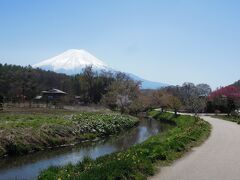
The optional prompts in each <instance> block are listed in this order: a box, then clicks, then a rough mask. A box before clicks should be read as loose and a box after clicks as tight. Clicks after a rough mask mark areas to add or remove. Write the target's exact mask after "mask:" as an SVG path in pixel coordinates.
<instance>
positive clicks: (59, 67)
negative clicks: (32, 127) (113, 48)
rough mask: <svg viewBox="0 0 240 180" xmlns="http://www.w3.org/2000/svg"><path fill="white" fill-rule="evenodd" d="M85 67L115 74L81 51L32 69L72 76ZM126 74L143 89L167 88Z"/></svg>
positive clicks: (76, 50)
mask: <svg viewBox="0 0 240 180" xmlns="http://www.w3.org/2000/svg"><path fill="white" fill-rule="evenodd" d="M87 66H92V68H93V70H94V71H101V70H105V71H113V72H114V71H115V72H117V71H116V70H114V69H112V68H111V67H109V66H108V65H106V64H105V63H104V62H103V61H101V60H100V59H98V58H96V57H95V56H93V55H92V54H90V53H89V52H87V51H86V50H83V49H80V50H78V49H70V50H67V51H65V52H63V53H61V54H59V55H57V56H55V57H52V58H50V59H47V60H44V61H42V62H40V63H37V64H34V65H33V66H32V67H34V68H40V69H43V70H50V71H54V72H57V73H65V74H68V75H74V74H78V73H81V72H82V70H83V69H84V68H85V67H87ZM126 74H128V75H129V76H130V77H131V78H133V79H135V80H138V81H142V88H143V89H156V88H161V87H165V86H168V85H167V84H164V83H160V82H152V81H148V80H145V79H143V78H140V77H138V76H136V75H134V74H131V73H126Z"/></svg>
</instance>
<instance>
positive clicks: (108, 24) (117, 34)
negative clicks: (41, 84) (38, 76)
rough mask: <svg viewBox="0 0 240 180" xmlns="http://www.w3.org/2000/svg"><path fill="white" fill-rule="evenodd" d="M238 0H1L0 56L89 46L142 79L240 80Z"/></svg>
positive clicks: (7, 58) (28, 60)
mask: <svg viewBox="0 0 240 180" xmlns="http://www.w3.org/2000/svg"><path fill="white" fill-rule="evenodd" d="M239 9H240V1H231V0H228V1H226V0H224V1H222V0H201V1H197V0H164V1H163V0H121V1H117V0H101V1H99V0H51V1H50V0H36V1H33V0H23V1H19V0H15V1H14V0H1V1H0V63H9V64H20V65H28V64H34V63H37V62H39V61H42V60H45V59H47V58H50V57H52V56H55V55H57V54H59V53H61V52H63V51H65V50H68V49H86V50H87V51H89V52H90V53H92V54H93V55H95V56H96V57H98V58H99V59H101V60H103V61H104V62H105V63H107V64H108V65H109V66H111V67H113V68H116V69H119V70H122V71H127V72H131V73H134V74H137V75H140V76H141V77H143V78H146V79H149V80H154V81H160V82H165V83H169V84H174V85H175V84H182V83H183V82H194V83H202V82H205V83H208V84H210V85H211V86H212V87H213V88H216V87H218V86H221V85H227V84H230V83H233V82H234V81H236V80H238V79H240V71H239V70H240V11H239Z"/></svg>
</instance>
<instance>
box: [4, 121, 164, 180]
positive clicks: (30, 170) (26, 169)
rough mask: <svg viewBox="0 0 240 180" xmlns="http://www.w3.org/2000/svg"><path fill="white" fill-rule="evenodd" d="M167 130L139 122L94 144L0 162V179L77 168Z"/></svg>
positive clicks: (51, 150)
mask: <svg viewBox="0 0 240 180" xmlns="http://www.w3.org/2000/svg"><path fill="white" fill-rule="evenodd" d="M167 127H168V126H167V125H166V124H162V123H160V122H159V121H156V120H154V119H142V120H141V121H140V123H139V124H138V125H137V126H136V127H134V128H132V129H130V130H128V131H125V132H124V133H121V134H118V135H116V136H111V137H107V138H104V139H102V140H98V141H95V142H84V143H79V144H77V145H74V146H68V147H61V148H55V149H49V150H44V151H39V152H36V153H32V154H28V155H23V156H17V157H6V158H2V159H0V179H1V180H2V179H3V180H5V179H36V178H37V176H38V174H39V172H40V171H42V170H43V169H46V168H48V167H50V166H63V165H66V164H68V163H72V164H76V163H77V162H79V161H81V160H82V159H83V158H84V157H91V158H93V159H96V158H97V157H100V156H103V155H106V154H110V153H113V152H116V151H121V150H125V149H127V148H129V147H131V146H133V145H134V144H138V143H141V142H143V141H145V140H146V139H148V138H149V137H151V136H153V135H156V134H157V133H160V132H163V131H164V130H165V129H166V128H167Z"/></svg>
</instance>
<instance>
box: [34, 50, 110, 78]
mask: <svg viewBox="0 0 240 180" xmlns="http://www.w3.org/2000/svg"><path fill="white" fill-rule="evenodd" d="M86 66H92V67H93V69H94V70H102V69H105V70H107V69H108V67H107V65H105V64H104V63H103V62H102V61H101V60H99V59H97V58H96V57H94V56H93V55H91V54H90V53H89V52H87V51H85V50H82V49H81V50H77V49H70V50H68V51H65V52H63V53H62V54H60V55H58V56H55V57H53V58H50V59H47V60H44V61H42V62H40V63H37V64H34V65H33V67H34V68H36V67H38V68H41V69H45V70H51V71H55V72H61V73H65V74H68V75H71V74H77V73H79V72H81V71H82V69H83V68H85V67H86Z"/></svg>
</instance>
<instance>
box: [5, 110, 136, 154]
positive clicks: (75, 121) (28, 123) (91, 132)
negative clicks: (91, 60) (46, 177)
mask: <svg viewBox="0 0 240 180" xmlns="http://www.w3.org/2000/svg"><path fill="white" fill-rule="evenodd" d="M137 122H138V119H137V118H134V117H132V116H128V115H121V114H117V113H100V112H94V113H93V112H91V113H90V112H83V113H73V112H72V113H59V114H48V113H47V114H7V113H2V114H0V156H3V155H4V154H8V155H17V154H25V153H29V152H31V151H38V150H42V149H45V148H47V147H54V146H59V145H63V144H70V143H74V142H80V141H82V140H88V139H94V138H96V137H103V136H108V135H112V134H116V133H118V132H121V131H123V130H125V129H128V128H131V127H133V126H134V125H135V124H136V123H137Z"/></svg>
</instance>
